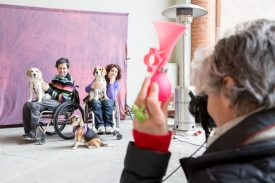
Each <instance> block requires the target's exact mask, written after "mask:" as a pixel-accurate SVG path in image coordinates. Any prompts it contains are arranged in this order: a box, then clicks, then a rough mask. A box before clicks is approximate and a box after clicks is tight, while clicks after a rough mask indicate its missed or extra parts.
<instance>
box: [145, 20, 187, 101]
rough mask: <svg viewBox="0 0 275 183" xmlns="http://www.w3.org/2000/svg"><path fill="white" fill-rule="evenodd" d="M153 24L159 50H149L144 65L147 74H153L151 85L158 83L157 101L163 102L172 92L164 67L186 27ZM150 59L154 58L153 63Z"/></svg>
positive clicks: (165, 23) (168, 23) (169, 23)
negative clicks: (146, 67)
mask: <svg viewBox="0 0 275 183" xmlns="http://www.w3.org/2000/svg"><path fill="white" fill-rule="evenodd" d="M153 24H154V26H155V28H156V31H157V34H158V38H159V45H160V49H159V50H158V49H156V48H150V51H149V53H148V54H146V55H145V56H144V63H145V64H146V65H147V66H148V69H147V70H148V72H151V73H152V74H153V76H152V78H151V84H152V83H153V82H156V83H158V86H159V101H160V102H164V101H165V100H167V99H168V98H169V97H170V95H171V91H172V86H171V83H170V81H169V79H168V77H167V75H166V72H167V69H166V68H165V66H166V63H167V61H168V60H169V59H170V56H171V53H172V50H173V48H174V46H175V44H176V42H177V40H178V39H179V38H180V36H181V34H182V33H183V32H184V31H185V30H186V26H185V25H182V24H177V23H172V22H153ZM151 57H154V60H153V62H151V61H150V58H151ZM149 91H150V87H149ZM149 91H148V94H149Z"/></svg>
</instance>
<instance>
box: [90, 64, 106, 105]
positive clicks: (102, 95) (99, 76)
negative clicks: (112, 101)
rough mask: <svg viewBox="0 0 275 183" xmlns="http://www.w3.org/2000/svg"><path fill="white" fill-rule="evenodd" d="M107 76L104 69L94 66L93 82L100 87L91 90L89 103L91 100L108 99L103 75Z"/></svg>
mask: <svg viewBox="0 0 275 183" xmlns="http://www.w3.org/2000/svg"><path fill="white" fill-rule="evenodd" d="M106 74H107V72H106V69H105V68H104V67H103V66H96V67H95V68H94V71H93V75H94V77H95V80H94V82H98V83H100V84H101V87H100V88H98V89H93V90H92V91H91V92H90V93H89V97H88V100H89V101H91V100H92V99H95V100H106V99H109V98H108V97H107V94H106V92H107V89H106V80H105V75H106Z"/></svg>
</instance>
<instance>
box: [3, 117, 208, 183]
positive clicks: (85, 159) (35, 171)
mask: <svg viewBox="0 0 275 183" xmlns="http://www.w3.org/2000/svg"><path fill="white" fill-rule="evenodd" d="M168 123H169V127H171V129H172V126H173V124H174V119H173V118H168ZM199 129H201V126H199V125H197V127H196V130H199ZM120 133H121V134H122V135H123V138H122V139H121V140H117V139H116V137H115V136H112V135H101V136H100V137H101V138H102V140H103V142H104V143H107V144H108V143H109V144H114V145H115V147H101V148H98V149H88V148H87V147H86V146H84V145H82V144H81V145H79V146H78V148H77V149H76V150H72V149H71V144H72V143H73V140H63V139H61V138H60V137H59V136H58V135H54V136H46V142H45V144H44V145H39V144H38V143H37V142H36V141H34V142H30V141H26V140H24V139H23V138H22V135H23V127H14V128H1V129H0V182H1V183H2V182H5V183H11V182H12V183H17V182H18V183H44V182H45V183H46V182H47V183H48V182H53V183H61V182H62V183H63V182H66V183H67V182H69V183H79V182H82V183H85V182H93V183H109V182H114V183H118V182H119V179H120V175H121V171H122V169H123V161H124V156H125V153H126V148H127V145H128V142H129V141H130V140H133V137H132V121H131V120H122V121H121V122H120ZM193 133H194V132H193V131H192V132H185V133H183V132H180V133H179V132H177V133H176V134H175V135H174V139H173V140H172V142H171V145H170V148H169V150H170V151H171V152H172V156H171V159H170V162H169V166H168V169H167V173H166V176H168V175H169V174H170V173H172V172H173V171H174V170H175V169H176V168H177V167H178V166H179V165H180V164H179V159H180V158H182V157H188V156H190V155H191V154H193V152H195V151H196V150H197V149H198V148H199V146H200V145H202V144H203V142H204V141H205V136H204V132H203V133H202V134H200V135H198V136H194V135H193ZM190 143H192V144H190ZM194 144H195V145H194ZM196 145H198V146H196ZM204 151H205V148H204V147H203V148H201V149H200V150H199V151H198V152H197V153H196V154H195V155H194V156H198V155H200V154H202V153H203V152H204ZM133 166H134V165H133ZM164 178H165V177H164ZM165 182H167V183H178V182H180V183H183V182H186V179H185V175H184V173H183V170H182V169H181V168H180V169H178V170H177V171H176V172H175V173H174V174H173V175H172V176H171V177H170V178H168V179H167V180H166V181H165Z"/></svg>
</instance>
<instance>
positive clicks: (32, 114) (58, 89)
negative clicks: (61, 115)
mask: <svg viewBox="0 0 275 183" xmlns="http://www.w3.org/2000/svg"><path fill="white" fill-rule="evenodd" d="M55 67H56V68H57V72H58V75H56V76H55V77H54V78H53V79H52V81H51V83H50V84H48V83H46V84H44V85H42V89H43V90H44V91H46V92H47V93H49V94H50V95H51V99H48V100H45V101H43V102H26V103H25V104H24V106H23V110H22V115H23V126H24V131H25V134H24V135H23V138H24V139H25V140H32V139H34V138H39V137H40V135H41V134H42V133H41V134H35V133H36V126H37V125H38V119H39V114H40V112H41V111H43V110H54V109H55V108H56V107H57V106H58V105H59V104H60V103H62V102H65V101H70V100H71V93H72V91H73V88H74V80H73V78H72V77H71V75H70V74H69V72H68V71H69V68H70V62H69V60H68V59H67V58H60V59H58V60H57V61H56V64H55Z"/></svg>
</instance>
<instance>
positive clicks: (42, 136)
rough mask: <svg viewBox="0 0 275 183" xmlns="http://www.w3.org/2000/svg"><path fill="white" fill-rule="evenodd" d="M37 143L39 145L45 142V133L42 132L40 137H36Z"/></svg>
mask: <svg viewBox="0 0 275 183" xmlns="http://www.w3.org/2000/svg"><path fill="white" fill-rule="evenodd" d="M38 143H39V144H40V145H43V144H44V143H45V135H44V134H42V135H41V137H40V139H38Z"/></svg>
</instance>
